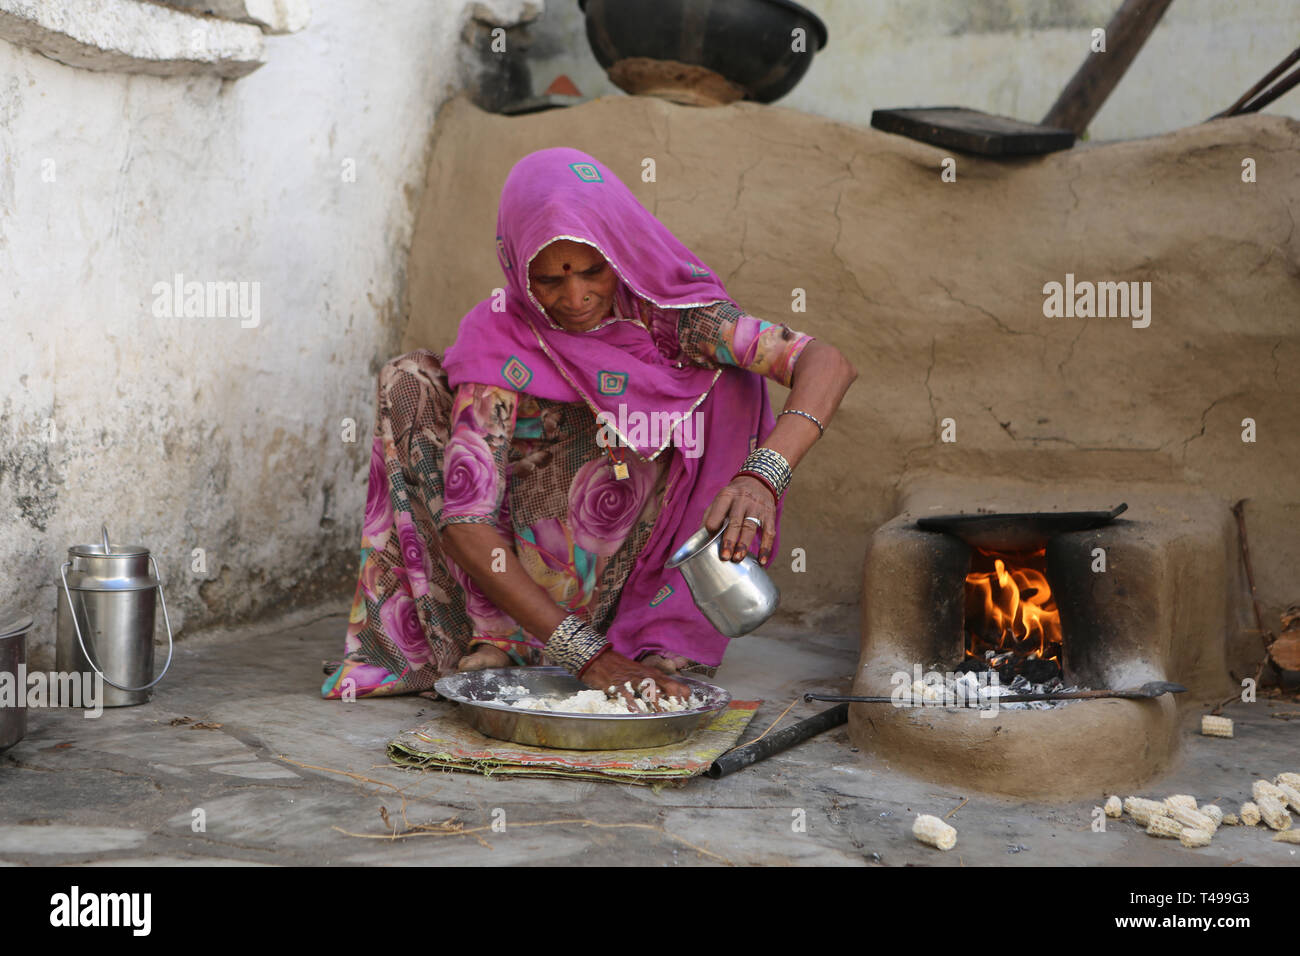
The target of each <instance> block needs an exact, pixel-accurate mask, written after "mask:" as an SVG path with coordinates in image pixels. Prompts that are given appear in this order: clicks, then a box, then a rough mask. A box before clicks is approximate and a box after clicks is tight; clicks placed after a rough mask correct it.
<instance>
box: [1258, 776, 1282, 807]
mask: <svg viewBox="0 0 1300 956" xmlns="http://www.w3.org/2000/svg"><path fill="white" fill-rule="evenodd" d="M1250 792H1251V793H1252V794H1253V795H1254V797H1255V802H1256V803H1259V798H1260V797H1261V796H1262V795H1263V794H1268V795H1269V796H1270V797H1272V798H1273V799H1274V800H1276V801H1277V802H1278V803H1282V804H1285V803H1286V794H1285V793H1283V792H1282V791H1281V790H1280V789H1279V788H1278V787H1277V785H1276V784H1272V783H1269V782H1268V781H1267V780H1256V781H1255V782H1254V783H1252V784H1251V785H1250Z"/></svg>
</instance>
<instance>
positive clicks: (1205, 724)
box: [1201, 714, 1232, 737]
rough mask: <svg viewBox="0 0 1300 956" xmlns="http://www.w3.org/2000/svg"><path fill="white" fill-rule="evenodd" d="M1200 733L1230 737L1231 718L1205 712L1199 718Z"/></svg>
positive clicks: (1207, 735)
mask: <svg viewBox="0 0 1300 956" xmlns="http://www.w3.org/2000/svg"><path fill="white" fill-rule="evenodd" d="M1201 734H1202V735H1203V736H1206V737H1231V736H1232V718H1231V717H1216V716H1214V715H1213V714H1206V715H1205V716H1203V717H1202V718H1201Z"/></svg>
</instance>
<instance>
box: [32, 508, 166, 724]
mask: <svg viewBox="0 0 1300 956" xmlns="http://www.w3.org/2000/svg"><path fill="white" fill-rule="evenodd" d="M102 534H103V543H102V544H78V545H73V546H72V547H71V548H69V549H68V560H67V561H65V562H64V563H63V566H62V567H61V568H60V569H59V574H60V576H61V577H62V579H63V598H62V600H60V601H59V614H58V641H57V644H56V647H55V664H56V666H57V668H58V669H59V670H60V671H62V672H64V673H70V672H79V673H82V674H86V675H87V676H88V677H89V675H90V674H91V673H93V672H98V673H99V674H101V675H103V678H104V684H105V685H106V686H105V688H104V706H105V707H127V706H130V705H132V704H143V703H145V702H146V701H148V700H149V696H150V690H151V689H152V688H153V687H154V685H156V684H157V683H158V682H159V681H160V680H162V679H163V676H164V675H165V674H166V673H167V669H168V668H169V667H170V666H171V662H172V625H171V620H170V618H168V616H167V599H166V598H165V597H164V596H163V589H162V580H161V576H160V575H159V574H158V565H157V563H156V562H155V561H154V559H153V555H151V554H150V553H149V551H148V549H147V548H142V547H140V546H138V545H127V546H122V545H117V546H114V545H110V544H109V542H108V529H107V528H104V529H103V531H102ZM155 593H156V594H157V599H158V602H159V603H161V604H162V611H163V620H164V621H165V622H166V624H167V661H166V663H165V664H163V669H162V673H160V674H159V675H158V676H157V677H154V676H153V634H154V609H155V601H154V595H155Z"/></svg>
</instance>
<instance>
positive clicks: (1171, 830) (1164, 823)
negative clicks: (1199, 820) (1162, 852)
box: [1147, 816, 1183, 839]
mask: <svg viewBox="0 0 1300 956" xmlns="http://www.w3.org/2000/svg"><path fill="white" fill-rule="evenodd" d="M1182 832H1183V825H1182V824H1181V823H1179V822H1178V821H1177V820H1174V819H1173V818H1172V817H1160V816H1153V817H1152V818H1151V822H1150V823H1148V824H1147V835H1148V836H1154V837H1169V838H1171V839H1177V838H1178V836H1179V835H1180V834H1181V833H1182Z"/></svg>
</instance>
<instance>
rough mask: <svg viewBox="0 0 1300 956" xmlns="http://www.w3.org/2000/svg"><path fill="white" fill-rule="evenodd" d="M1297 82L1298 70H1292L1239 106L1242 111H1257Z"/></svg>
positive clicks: (1299, 76) (1298, 79) (1299, 71)
mask: <svg viewBox="0 0 1300 956" xmlns="http://www.w3.org/2000/svg"><path fill="white" fill-rule="evenodd" d="M1297 83H1300V70H1292V71H1291V72H1290V73H1289V74H1288V75H1286V76H1284V77H1283V78H1282V79H1280V80H1278V81H1277V82H1276V83H1274V84H1273V85H1272V86H1271V87H1269V88H1268V89H1267V90H1265V91H1264V92H1263V93H1261V94H1259V96H1257V97H1255V98H1254V99H1253V100H1251V101H1250V102H1249V103H1247V104H1246V105H1245V106H1243V107H1242V108H1241V112H1243V113H1258V112H1259V111H1260V110H1262V109H1263V108H1264V107H1265V106H1268V104H1269V103H1272V102H1273V101H1274V100H1275V99H1277V98H1278V97H1279V96H1281V95H1282V94H1283V93H1285V92H1287V91H1288V90H1290V89H1292V88H1293V87H1294V86H1295V85H1296V84H1297Z"/></svg>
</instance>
